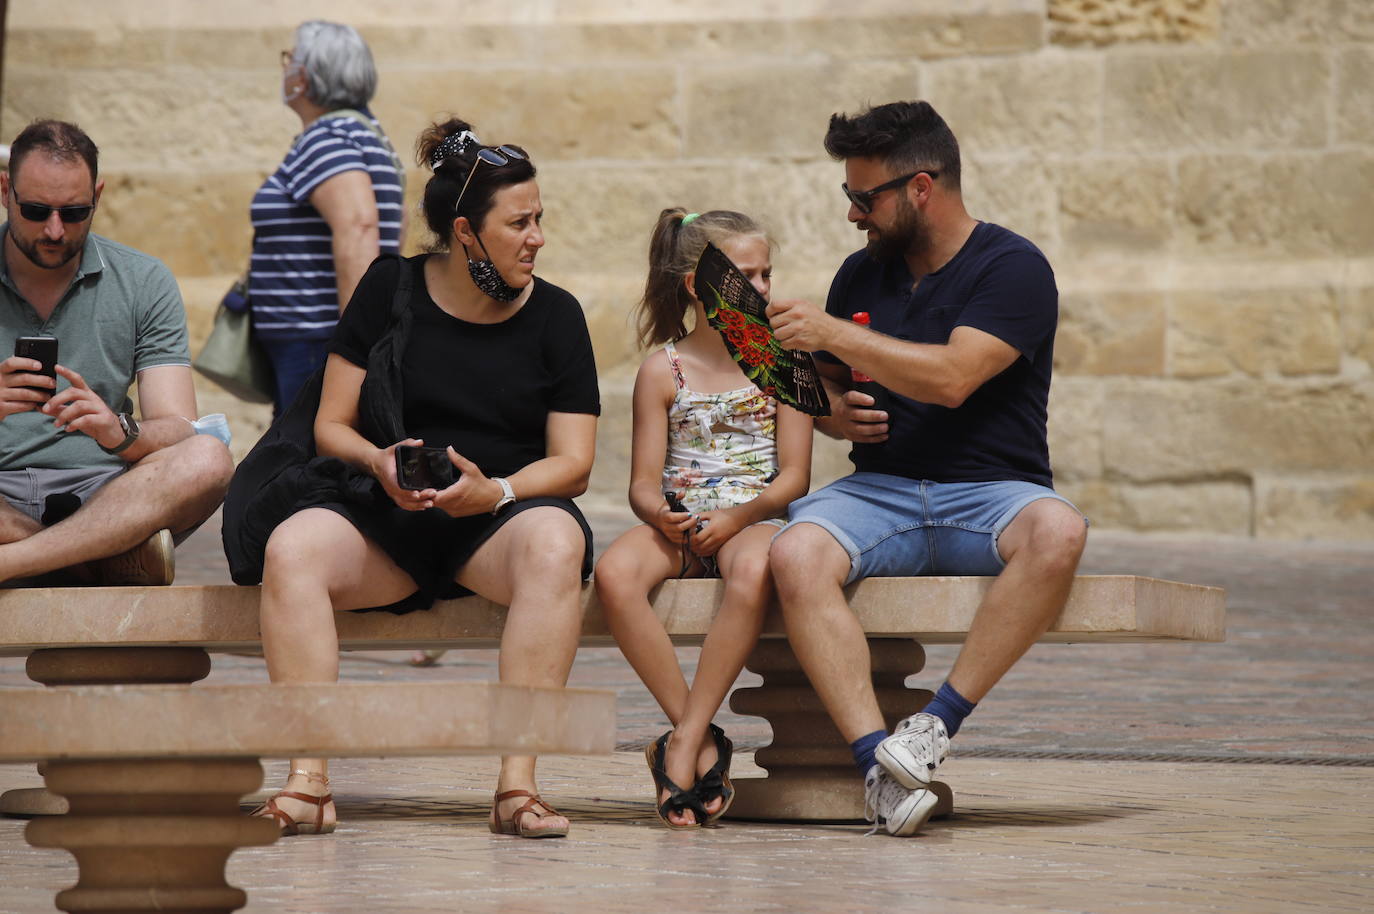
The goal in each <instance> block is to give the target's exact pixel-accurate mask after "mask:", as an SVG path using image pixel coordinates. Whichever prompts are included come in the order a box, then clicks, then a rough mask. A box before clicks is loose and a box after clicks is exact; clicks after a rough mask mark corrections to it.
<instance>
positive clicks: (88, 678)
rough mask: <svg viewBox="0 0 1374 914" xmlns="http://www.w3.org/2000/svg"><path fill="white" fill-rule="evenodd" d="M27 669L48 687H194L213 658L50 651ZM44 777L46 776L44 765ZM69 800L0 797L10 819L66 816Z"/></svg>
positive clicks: (175, 650) (180, 650)
mask: <svg viewBox="0 0 1374 914" xmlns="http://www.w3.org/2000/svg"><path fill="white" fill-rule="evenodd" d="M24 670H25V672H27V673H28V674H29V678H30V679H32V680H33V681H34V682H41V683H43V685H50V686H55V685H118V684H132V683H163V682H179V683H189V682H197V681H199V680H201V679H204V678H205V677H206V676H207V675H209V673H210V655H209V654H207V653H206V652H205V651H204V649H202V648H199V647H75V648H50V649H48V650H41V651H34V652H33V653H32V654H29V659H28V661H27V662H26V663H25V664H24ZM38 773H39V774H43V773H44V765H43V763H42V762H40V763H39V765H38ZM66 811H67V801H66V800H64V799H62V798H61V797H59V796H56V795H54V794H52V793H50V792H49V791H48V790H47V789H46V788H43V787H23V788H19V789H16V790H6V791H5V792H4V793H3V794H0V813H3V814H4V815H7V816H22V817H28V816H60V815H62V814H63V813H64V812H66Z"/></svg>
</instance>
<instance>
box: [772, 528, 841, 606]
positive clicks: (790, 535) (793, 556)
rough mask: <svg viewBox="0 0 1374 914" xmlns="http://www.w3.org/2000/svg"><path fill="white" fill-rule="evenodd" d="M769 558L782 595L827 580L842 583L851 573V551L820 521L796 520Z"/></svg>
mask: <svg viewBox="0 0 1374 914" xmlns="http://www.w3.org/2000/svg"><path fill="white" fill-rule="evenodd" d="M768 562H769V565H770V566H771V567H772V569H773V580H774V581H775V582H777V586H778V591H779V594H780V595H782V594H784V593H787V592H789V591H793V590H795V589H798V588H802V589H805V588H811V587H815V586H816V585H817V584H820V583H823V582H826V581H832V580H833V581H834V583H835V584H837V585H838V584H842V583H844V579H845V578H846V577H848V575H849V554H848V553H847V552H845V551H844V547H843V546H841V545H840V544H839V542H838V541H836V539H835V537H833V536H831V535H830V532H829V531H827V530H826V529H825V528H824V527H821V526H819V525H817V524H805V523H803V524H796V525H795V526H792V527H788V528H787V529H786V530H784V531H783V532H782V533H780V534H778V536H777V537H775V538H774V540H773V544H772V546H771V547H770V548H769V550H768Z"/></svg>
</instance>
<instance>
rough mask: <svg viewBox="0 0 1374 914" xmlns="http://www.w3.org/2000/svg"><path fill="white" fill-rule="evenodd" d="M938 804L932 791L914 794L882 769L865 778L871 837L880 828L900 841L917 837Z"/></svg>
mask: <svg viewBox="0 0 1374 914" xmlns="http://www.w3.org/2000/svg"><path fill="white" fill-rule="evenodd" d="M938 801H939V798H938V797H936V796H935V792H934V791H932V790H930V789H929V788H926V787H920V788H917V789H916V790H911V789H908V788H906V787H903V786H902V785H901V784H898V783H897V782H896V781H895V780H894V779H893V778H892V776H891V775H890V774H888V773H887V772H886V771H884V770H883V767H882V766H881V765H874V766H873V767H872V768H870V769H868V776H867V777H865V778H864V816H865V817H867V819H868V821H870V822H872V823H873V829H872V831H870V832H869V834H870V835H871V834H873V833H874V832H876V831H877V830H878V826H879V825H880V824H881V825H883V826H884V827H885V828H886V829H887V833H888V834H889V835H895V836H897V837H898V838H905V837H907V836H908V835H914V834H916V832H918V831H920V830H921V826H922V825H925V824H926V820H927V819H929V818H930V814H931V813H932V812H934V811H935V804H936V803H937V802H938Z"/></svg>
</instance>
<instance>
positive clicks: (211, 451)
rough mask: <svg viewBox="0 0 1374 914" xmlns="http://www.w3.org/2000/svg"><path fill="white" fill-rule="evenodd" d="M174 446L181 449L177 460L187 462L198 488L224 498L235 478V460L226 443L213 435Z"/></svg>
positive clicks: (184, 441)
mask: <svg viewBox="0 0 1374 914" xmlns="http://www.w3.org/2000/svg"><path fill="white" fill-rule="evenodd" d="M174 446H175V447H177V448H179V449H181V450H180V453H178V454H177V459H178V460H179V461H184V462H185V464H186V467H185V468H186V470H187V471H188V473H189V474H190V476H191V477H192V479H193V480H194V481H195V482H196V483H197V486H196V488H197V489H198V490H199V491H204V492H209V493H214V492H218V493H219V496H220V498H223V497H224V493H225V491H227V490H228V488H229V480H230V479H232V478H233V476H234V458H233V456H232V455H230V453H229V448H228V447H226V446H225V444H224V442H223V441H220V440H219V439H218V438H216V437H214V436H213V435H192V436H191V437H190V438H186V439H184V440H182V441H179V442H177V444H176V445H174Z"/></svg>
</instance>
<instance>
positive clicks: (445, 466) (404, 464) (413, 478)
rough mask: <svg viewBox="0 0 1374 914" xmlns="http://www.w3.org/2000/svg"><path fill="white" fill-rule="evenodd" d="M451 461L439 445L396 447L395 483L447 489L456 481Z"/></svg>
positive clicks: (415, 489)
mask: <svg viewBox="0 0 1374 914" xmlns="http://www.w3.org/2000/svg"><path fill="white" fill-rule="evenodd" d="M454 471H455V468H454V466H453V461H452V460H449V459H448V451H447V450H446V449H444V448H441V447H415V446H414V445H410V444H403V445H401V446H400V447H398V448H396V484H397V485H399V486H400V487H401V488H403V489H413V490H414V491H417V492H418V491H419V490H421V489H447V488H448V487H449V486H451V485H453V484H454V483H455V482H457V480H458V477H457V476H456V475H455V472H454Z"/></svg>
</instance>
